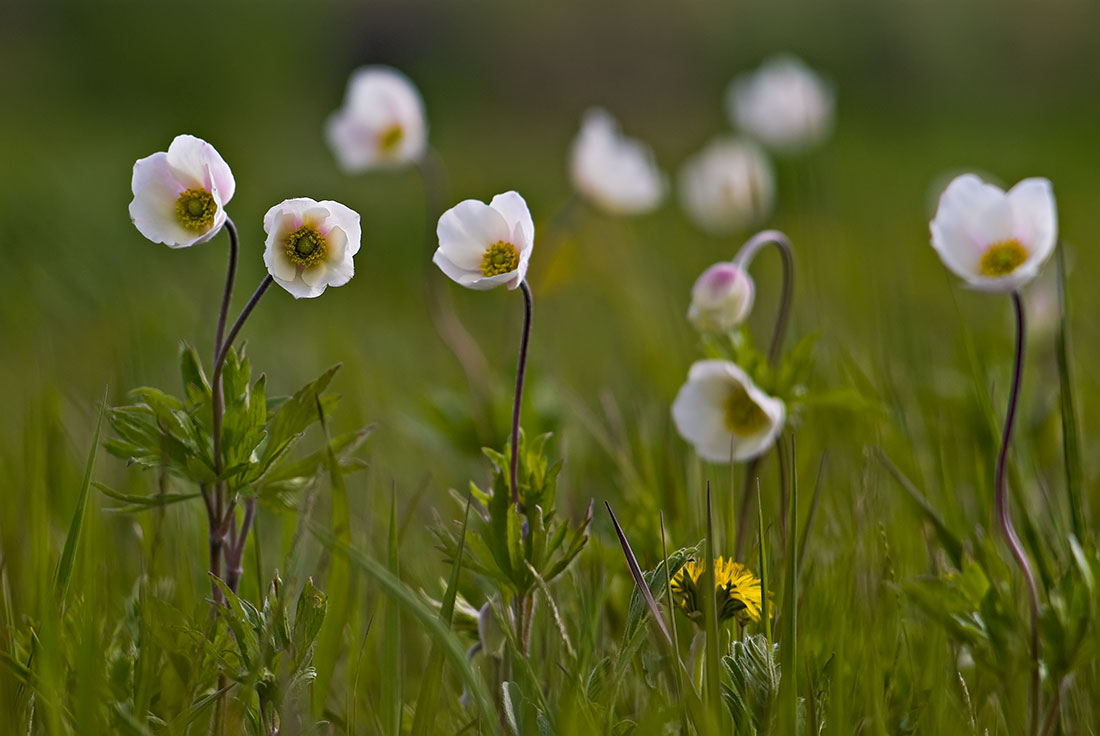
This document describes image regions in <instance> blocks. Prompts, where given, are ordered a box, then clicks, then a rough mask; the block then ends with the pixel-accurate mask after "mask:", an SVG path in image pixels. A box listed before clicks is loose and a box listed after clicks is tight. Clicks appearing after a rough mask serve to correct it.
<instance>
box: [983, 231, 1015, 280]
mask: <svg viewBox="0 0 1100 736" xmlns="http://www.w3.org/2000/svg"><path fill="white" fill-rule="evenodd" d="M1026 260H1027V249H1026V248H1024V246H1022V245H1020V241H1019V240H1016V239H1012V240H1003V241H1001V242H1000V243H994V244H993V245H991V246H989V247H988V248H987V249H986V251H985V253H983V254H982V260H981V263H980V264H979V269H980V270H981V273H982V276H989V277H991V278H996V277H998V276H1007V275H1008V274H1010V273H1012V272H1013V271H1015V270H1016V269H1017V268H1019V267H1020V266H1021V265H1023V263H1024V261H1026Z"/></svg>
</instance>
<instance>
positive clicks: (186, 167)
mask: <svg viewBox="0 0 1100 736" xmlns="http://www.w3.org/2000/svg"><path fill="white" fill-rule="evenodd" d="M168 165H169V166H171V167H172V169H173V170H175V171H176V172H177V174H179V175H181V176H180V179H181V181H186V180H187V179H188V178H189V179H190V180H191V181H193V182H194V183H193V184H191V185H190V186H189V187H188V188H192V187H193V188H202V189H206V190H207V191H212V190H213V189H215V188H217V190H218V195H219V196H220V198H221V201H222V204H223V205H224V204H228V203H229V200H231V199H233V194H234V193H235V192H236V188H237V185H236V182H235V181H234V179H233V172H232V170H231V169H230V168H229V165H228V164H227V163H225V159H223V158H222V156H221V154H220V153H218V151H217V150H216V149H215V148H214V147H213V146H212V145H210V144H209V143H207V142H206V141H204V140H202V139H201V138H196V137H195V136H193V135H178V136H176V137H175V138H174V139H173V140H172V144H171V145H170V146H168Z"/></svg>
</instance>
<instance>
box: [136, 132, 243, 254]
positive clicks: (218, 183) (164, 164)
mask: <svg viewBox="0 0 1100 736" xmlns="http://www.w3.org/2000/svg"><path fill="white" fill-rule="evenodd" d="M130 188H131V189H132V190H133V193H134V199H133V201H131V202H130V219H131V220H133V222H134V227H136V228H137V229H138V232H140V233H141V234H142V235H144V236H145V237H146V238H148V239H149V240H152V241H153V242H154V243H164V244H165V245H167V246H170V247H172V248H186V247H188V246H191V245H195V244H196V243H205V242H206V241H207V240H210V239H211V238H212V237H214V236H215V235H217V233H218V231H219V230H220V229H221V227H222V225H224V224H225V219H226V217H227V215H226V214H225V205H226V204H227V203H228V202H229V200H231V199H232V198H233V192H234V191H235V190H236V182H234V180H233V172H232V171H230V169H229V165H228V164H226V163H225V160H224V159H223V158H222V157H221V154H219V153H218V152H217V151H216V150H215V149H214V147H213V146H212V145H210V144H209V143H207V142H206V141H204V140H202V139H200V138H196V137H195V136H193V135H178V136H176V137H175V138H174V139H173V140H172V144H171V145H170V146H168V151H167V152H163V151H162V152H160V153H154V154H153V155H152V156H147V157H145V158H142V159H138V161H137V162H136V163H135V164H134V174H133V178H132V180H131V183H130Z"/></svg>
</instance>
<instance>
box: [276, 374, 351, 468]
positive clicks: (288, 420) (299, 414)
mask: <svg viewBox="0 0 1100 736" xmlns="http://www.w3.org/2000/svg"><path fill="white" fill-rule="evenodd" d="M340 367H341V364H340V363H337V364H336V365H334V366H332V367H331V368H329V369H328V370H326V371H325V372H324V373H322V374H321V375H320V376H318V377H317V378H316V379H315V380H313V381H311V382H310V383H308V384H306V385H305V386H303V387H302V388H300V389H299V390H298V391H297V392H296V393H295V394H294V395H293V396H291V397H290V398H289V399H287V400H286V401H285V402H284V403H283V404H282V406H280V407H279V409H278V411H277V412H276V413H275V418H274V419H272V420H271V425H270V426H269V427H268V442H267V446H266V447H265V448H264V453H263V456H262V457H261V459H260V464H261V465H265V464H266V461H267V460H269V459H270V458H271V457H272V456H274V455H275V454H276V453H278V452H280V451H281V450H282V449H283V445H284V443H288V442H291V441H292V440H293V438H294V437H295V436H296V435H299V434H301V433H302V432H303V431H305V429H306V428H307V427H309V426H310V425H311V424H313V423H314V422H316V421H317V417H318V409H317V400H318V397H319V396H320V395H321V392H322V391H324V390H325V388H327V387H328V384H329V383H330V382H331V381H332V377H333V376H335V375H336V371H338V370H340ZM325 399H326V400H322V410H323V412H324V413H325V415H326V416H327V415H328V414H329V413H330V412H331V409H332V406H333V403H334V399H333V398H330V397H325Z"/></svg>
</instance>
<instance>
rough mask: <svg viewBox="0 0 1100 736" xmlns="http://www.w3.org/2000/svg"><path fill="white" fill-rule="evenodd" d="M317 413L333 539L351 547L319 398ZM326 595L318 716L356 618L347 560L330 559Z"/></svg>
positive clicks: (318, 653) (317, 658)
mask: <svg viewBox="0 0 1100 736" xmlns="http://www.w3.org/2000/svg"><path fill="white" fill-rule="evenodd" d="M317 413H318V415H319V416H320V418H321V428H322V430H324V433H325V441H326V443H327V448H328V452H327V465H328V474H329V485H330V486H331V488H332V520H331V529H332V536H333V538H334V539H337V540H339V541H340V542H341V543H342V544H344V545H345V546H347V547H349V548H350V547H351V507H350V504H349V502H348V489H347V485H346V484H345V483H344V474H343V472H341V470H340V461H339V458H337V456H336V451H335V450H334V449H333V445H332V440H331V438H330V436H329V432H328V425H327V424H326V422H325V414H324V410H323V409H322V407H321V401H320V399H317ZM325 594H326V595H327V596H328V613H327V614H326V616H325V621H324V623H323V624H322V626H321V633H320V634H319V635H318V637H317V648H316V650H315V652H314V655H313V666H314V669H315V670H316V672H317V675H316V678H315V679H314V681H313V712H314V715H315V716H317V717H320V716H321V715H322V714H323V713H324V709H325V701H326V700H327V698H328V695H329V692H330V690H331V689H332V678H333V673H334V672H335V670H336V662H337V660H339V659H340V655H341V654H342V653H343V652H344V650H345V647H344V628H345V626H346V624H347V622H348V621H350V620H351V619H352V616H353V615H354V603H355V598H356V594H355V581H354V578H353V577H352V574H351V567H350V566H349V564H348V562H347V559H346V558H345V557H343V556H340V555H334V556H332V557H331V559H330V560H329V572H328V580H327V582H326V584H325Z"/></svg>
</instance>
